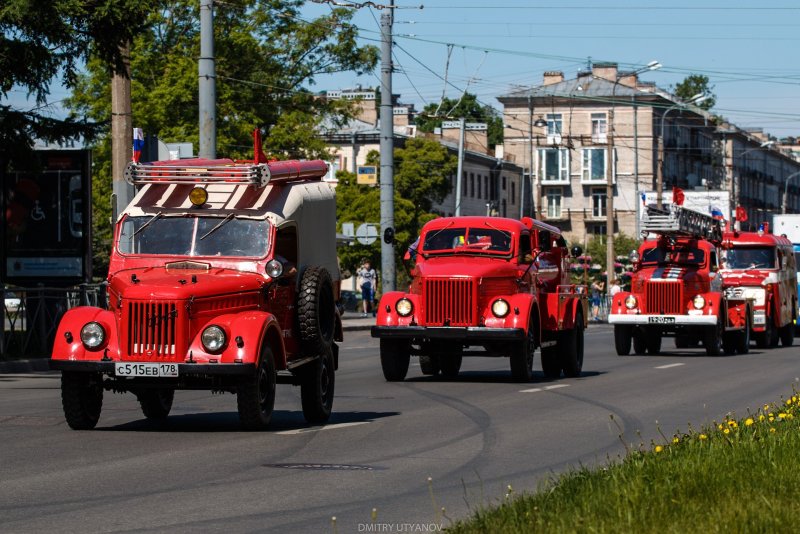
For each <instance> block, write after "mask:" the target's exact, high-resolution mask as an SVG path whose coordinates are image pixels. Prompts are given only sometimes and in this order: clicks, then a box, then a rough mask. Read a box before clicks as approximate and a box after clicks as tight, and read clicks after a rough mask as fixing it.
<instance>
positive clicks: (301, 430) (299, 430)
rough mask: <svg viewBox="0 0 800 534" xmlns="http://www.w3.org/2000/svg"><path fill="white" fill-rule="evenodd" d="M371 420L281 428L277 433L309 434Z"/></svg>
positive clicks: (366, 423)
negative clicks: (291, 428)
mask: <svg viewBox="0 0 800 534" xmlns="http://www.w3.org/2000/svg"><path fill="white" fill-rule="evenodd" d="M371 422H372V421H354V422H352V423H336V424H333V425H325V426H317V427H313V428H297V429H295V430H281V431H280V432H275V433H276V434H280V435H282V436H291V435H295V434H307V433H309V432H322V431H323V430H336V429H337V428H347V427H349V426H360V425H368V424H369V423H371Z"/></svg>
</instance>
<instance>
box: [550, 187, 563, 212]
mask: <svg viewBox="0 0 800 534" xmlns="http://www.w3.org/2000/svg"><path fill="white" fill-rule="evenodd" d="M563 194H564V193H563V191H562V189H561V188H560V187H548V188H547V189H546V197H547V218H548V219H560V218H561V198H562V196H563Z"/></svg>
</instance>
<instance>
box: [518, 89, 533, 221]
mask: <svg viewBox="0 0 800 534" xmlns="http://www.w3.org/2000/svg"><path fill="white" fill-rule="evenodd" d="M528 175H529V176H530V179H531V187H532V186H533V105H532V103H531V89H528ZM524 216H525V172H523V173H522V181H520V184H519V218H520V219H522V217H524Z"/></svg>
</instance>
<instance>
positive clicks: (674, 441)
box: [672, 436, 681, 443]
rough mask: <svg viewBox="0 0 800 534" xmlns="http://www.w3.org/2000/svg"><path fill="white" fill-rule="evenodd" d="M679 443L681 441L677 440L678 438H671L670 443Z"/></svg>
mask: <svg viewBox="0 0 800 534" xmlns="http://www.w3.org/2000/svg"><path fill="white" fill-rule="evenodd" d="M680 441H681V440H680V438H678V436H675V437H674V438H672V443H680Z"/></svg>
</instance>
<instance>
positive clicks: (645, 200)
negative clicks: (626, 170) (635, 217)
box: [642, 193, 647, 206]
mask: <svg viewBox="0 0 800 534" xmlns="http://www.w3.org/2000/svg"><path fill="white" fill-rule="evenodd" d="M642 206H647V195H645V194H644V193H642Z"/></svg>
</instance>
